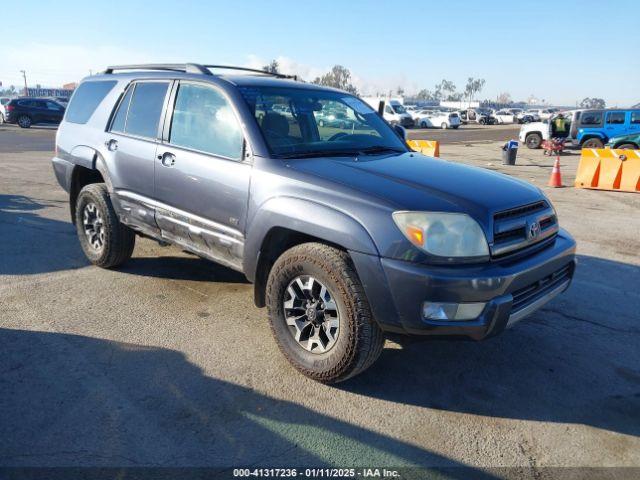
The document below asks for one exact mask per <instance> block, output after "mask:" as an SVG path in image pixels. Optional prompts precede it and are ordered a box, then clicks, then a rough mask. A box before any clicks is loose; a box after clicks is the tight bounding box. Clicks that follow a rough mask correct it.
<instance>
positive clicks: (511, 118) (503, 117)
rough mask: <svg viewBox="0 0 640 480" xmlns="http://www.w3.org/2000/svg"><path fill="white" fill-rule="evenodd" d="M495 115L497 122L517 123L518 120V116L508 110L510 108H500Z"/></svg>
mask: <svg viewBox="0 0 640 480" xmlns="http://www.w3.org/2000/svg"><path fill="white" fill-rule="evenodd" d="M493 116H494V117H495V119H496V122H497V123H499V124H501V125H502V124H506V123H516V122H517V118H516V116H515V115H514V114H513V113H512V112H510V111H508V110H498V111H496V112H494V113H493Z"/></svg>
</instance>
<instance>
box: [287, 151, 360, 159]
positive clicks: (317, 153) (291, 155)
mask: <svg viewBox="0 0 640 480" xmlns="http://www.w3.org/2000/svg"><path fill="white" fill-rule="evenodd" d="M358 153H359V151H358V150H314V151H311V152H291V153H281V154H279V155H278V158H314V157H355V156H357V155H358Z"/></svg>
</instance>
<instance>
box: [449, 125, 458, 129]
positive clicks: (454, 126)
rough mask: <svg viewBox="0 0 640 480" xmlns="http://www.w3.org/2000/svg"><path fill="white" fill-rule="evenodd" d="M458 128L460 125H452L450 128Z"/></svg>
mask: <svg viewBox="0 0 640 480" xmlns="http://www.w3.org/2000/svg"><path fill="white" fill-rule="evenodd" d="M459 126H460V125H453V126H452V127H451V128H453V129H454V130H457V129H458V127H459Z"/></svg>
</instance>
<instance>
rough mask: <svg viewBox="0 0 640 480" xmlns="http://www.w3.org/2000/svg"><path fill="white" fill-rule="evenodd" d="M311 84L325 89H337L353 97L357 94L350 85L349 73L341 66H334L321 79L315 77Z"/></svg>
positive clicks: (355, 89)
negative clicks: (351, 94) (322, 86)
mask: <svg viewBox="0 0 640 480" xmlns="http://www.w3.org/2000/svg"><path fill="white" fill-rule="evenodd" d="M313 83H315V84H317V85H324V86H326V87H333V88H339V89H340V90H344V91H346V92H349V93H353V94H354V95H357V94H358V89H357V88H356V87H355V86H353V85H352V83H351V72H350V71H349V69H348V68H345V67H343V66H342V65H335V66H334V67H333V68H332V69H331V70H330V71H329V72H327V73H325V74H324V75H322V76H321V77H316V79H315V80H314V81H313Z"/></svg>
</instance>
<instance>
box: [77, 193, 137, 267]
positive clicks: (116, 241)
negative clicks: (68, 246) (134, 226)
mask: <svg viewBox="0 0 640 480" xmlns="http://www.w3.org/2000/svg"><path fill="white" fill-rule="evenodd" d="M91 205H93V206H94V207H91ZM92 209H95V211H96V212H99V214H100V217H99V218H100V222H99V225H100V227H99V228H98V230H99V234H94V235H93V238H96V237H98V238H96V242H98V243H101V245H102V246H101V247H100V248H97V247H96V246H94V245H92V243H91V242H90V240H89V234H88V233H87V232H86V231H85V215H88V214H89V213H90V210H92ZM85 210H86V211H85ZM96 215H97V213H96ZM75 220H76V229H77V231H78V238H79V240H80V246H81V247H82V250H83V251H84V254H85V255H86V256H87V258H88V259H89V261H90V262H91V263H93V264H94V265H96V266H98V267H102V268H112V267H116V266H118V265H121V264H123V263H124V262H126V261H127V260H129V258H131V254H132V253H133V247H134V246H135V242H136V236H135V233H134V232H133V230H131V229H130V228H129V227H127V226H126V225H124V224H123V223H121V222H120V220H118V216H117V215H116V212H115V210H114V209H113V205H112V204H111V199H110V198H109V192H108V191H107V187H106V185H105V184H104V183H92V184H90V185H87V186H85V187H84V188H83V189H82V190H81V191H80V194H79V195H78V200H77V201H76V219H75ZM94 223H96V222H94ZM92 231H94V232H95V231H96V228H94V229H93V230H92Z"/></svg>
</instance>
